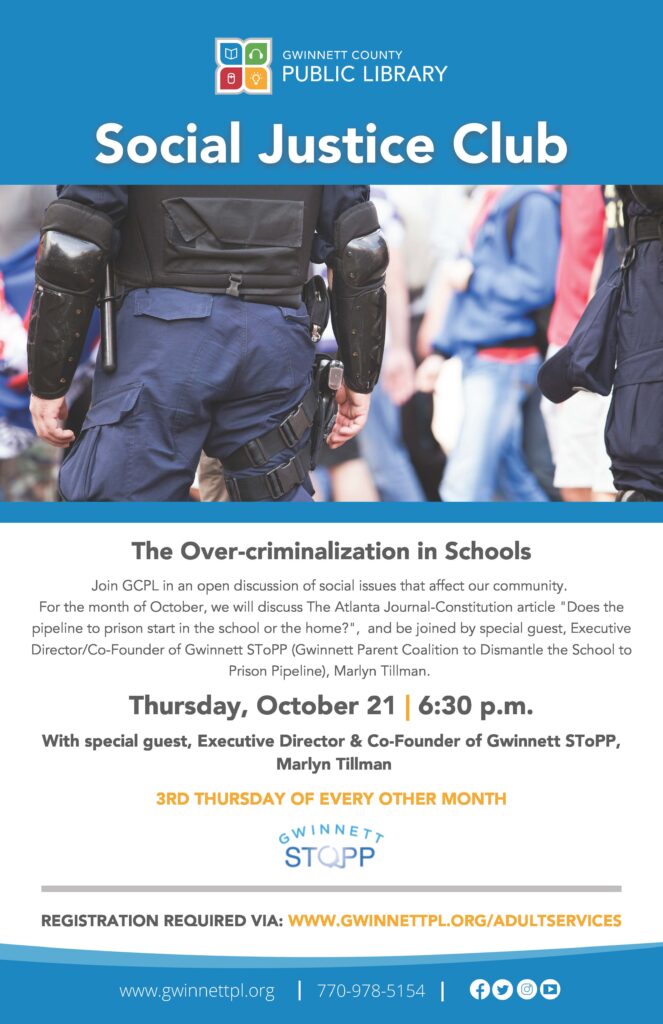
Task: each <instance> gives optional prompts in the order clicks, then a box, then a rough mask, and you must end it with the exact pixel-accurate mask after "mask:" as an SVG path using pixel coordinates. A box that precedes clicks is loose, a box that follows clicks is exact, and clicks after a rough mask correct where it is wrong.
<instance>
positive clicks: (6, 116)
mask: <svg viewBox="0 0 663 1024" xmlns="http://www.w3.org/2000/svg"><path fill="white" fill-rule="evenodd" d="M386 11H387V8H379V7H378V6H376V5H375V4H363V5H362V4H356V3H350V2H348V0H343V2H341V0H335V2H333V3H331V4H327V5H324V6H323V5H316V4H310V3H307V4H304V3H301V2H290V3H288V4H287V6H283V5H276V4H273V3H270V4H268V3H265V2H264V0H254V2H252V3H250V4H245V5H236V4H235V5H228V4H225V5H224V4H221V5H220V4H218V3H211V2H210V0H199V2H198V3H196V4H194V5H189V6H186V5H177V6H176V7H170V8H166V7H164V6H163V5H162V4H157V3H155V2H154V0H147V2H144V3H142V4H136V3H129V2H127V0H115V3H113V4H112V5H89V4H83V3H80V2H79V0H78V2H73V3H70V4H67V5H66V6H62V5H60V4H52V5H42V6H41V7H40V8H39V9H35V8H34V6H31V5H25V4H23V5H21V4H15V5H13V8H12V10H11V11H5V12H4V14H3V36H4V40H5V45H4V46H3V58H2V62H0V83H1V91H2V96H3V132H2V137H3V146H2V160H1V161H0V180H1V181H2V182H3V183H12V184H16V183H24V184H32V183H50V182H54V181H64V180H66V181H77V182H85V183H104V184H108V183H122V184H141V183H145V184H160V183H175V182H184V181H186V182H188V183H192V184H193V183H196V184H218V183H219V182H229V183H233V182H234V183H240V184H267V183H275V184H284V183H287V184H296V183H300V182H319V183H323V182H324V183H327V184H328V183H341V182H348V181H350V180H352V181H356V180H359V181H371V182H377V183H382V182H384V183H388V182H401V183H410V184H411V183H419V182H421V183H422V184H423V183H463V184H473V183H479V182H508V183H517V182H533V181H537V182H551V183H560V182H562V183H564V182H568V183H597V182H604V181H620V180H624V179H628V180H634V179H635V180H642V181H647V182H652V181H659V180H660V175H661V168H662V167H663V133H661V132H660V131H656V130H652V124H653V123H654V124H655V123H657V118H656V116H655V114H656V104H657V103H658V97H659V95H660V82H659V78H660V76H659V67H658V62H657V60H656V59H655V56H654V54H655V46H654V50H653V53H652V57H650V58H648V59H645V60H633V59H632V58H631V57H630V54H631V53H632V52H634V51H633V44H634V43H635V44H636V50H637V49H638V46H637V42H638V38H639V37H642V39H643V41H646V42H647V43H649V41H650V40H651V41H655V40H657V39H660V38H661V28H662V27H663V8H662V7H661V5H660V4H657V5H654V4H649V3H647V4H640V5H639V6H638V16H637V19H635V21H636V22H637V24H635V25H634V27H633V28H632V29H631V31H630V32H629V33H625V32H624V28H625V26H624V20H626V21H628V15H626V19H625V18H624V14H621V15H620V16H619V18H618V17H617V16H616V15H615V14H613V13H612V12H611V10H610V8H609V7H607V6H606V5H603V4H601V5H591V4H590V5H587V4H584V5H582V4H577V3H573V4H572V3H570V2H569V0H560V2H559V3H557V4H555V5H552V6H550V7H548V8H538V9H537V8H535V7H532V5H531V4H530V3H526V2H524V0H503V2H502V3H500V4H494V3H492V2H490V3H488V2H485V0H479V2H477V3H474V4H470V5H468V4H464V3H460V2H458V0H443V2H442V3H439V4H437V5H432V4H430V3H424V2H422V0H412V2H410V3H408V4H407V5H405V6H403V7H401V8H391V9H389V11H390V16H389V17H387V16H385V15H386ZM652 115H654V116H653V117H652Z"/></svg>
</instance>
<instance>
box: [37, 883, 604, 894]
mask: <svg viewBox="0 0 663 1024" xmlns="http://www.w3.org/2000/svg"><path fill="white" fill-rule="evenodd" d="M41 891H42V892H143V893H150V892H183V893H187V892H228V893H232V892H265V893H268V892H269V893H278V892H293V893H294V892H405V893H410V892H411V893H416V892H496V893H499V892H512V893H517V892H621V891H622V887H621V885H42V887H41Z"/></svg>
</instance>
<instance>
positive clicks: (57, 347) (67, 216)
mask: <svg viewBox="0 0 663 1024" xmlns="http://www.w3.org/2000/svg"><path fill="white" fill-rule="evenodd" d="M112 230H113V224H112V221H111V220H110V218H109V217H107V216H106V215H105V214H103V213H100V212H99V211H96V210H93V209H90V208H88V207H83V206H81V205H80V204H78V203H72V202H69V201H68V200H56V202H54V203H52V204H51V206H49V208H48V210H47V211H46V219H45V222H44V227H43V229H42V236H41V242H40V245H39V250H38V252H37V263H36V267H35V270H36V285H35V291H34V295H33V299H32V307H31V310H30V326H29V329H28V372H29V384H30V389H31V391H32V393H33V394H34V395H37V396H38V397H39V398H60V397H61V396H62V395H64V394H66V392H67V391H68V390H69V386H70V384H71V381H72V378H73V376H74V373H75V371H76V367H77V366H78V361H79V359H80V356H81V352H82V350H83V346H84V344H85V339H86V337H87V332H88V330H89V327H90V321H91V320H92V314H93V312H94V307H95V304H96V302H97V299H98V297H99V293H100V291H101V285H102V281H103V277H104V270H105V268H106V264H107V262H108V259H109V256H110V251H111V243H112Z"/></svg>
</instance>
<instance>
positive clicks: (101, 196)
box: [56, 185, 129, 255]
mask: <svg viewBox="0 0 663 1024" xmlns="http://www.w3.org/2000/svg"><path fill="white" fill-rule="evenodd" d="M57 193H58V200H59V199H65V200H67V201H68V202H70V203H79V204H80V205H81V206H85V207H88V208H90V209H93V210H98V211H99V212H100V213H103V214H105V215H106V216H107V217H110V219H111V221H112V222H113V228H114V230H113V255H116V254H117V250H118V248H119V242H120V234H119V227H120V225H121V223H122V221H123V220H124V218H125V217H126V215H127V209H128V207H129V189H128V186H127V185H58V187H57ZM56 202H57V200H56Z"/></svg>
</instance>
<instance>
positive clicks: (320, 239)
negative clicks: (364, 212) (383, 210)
mask: <svg viewBox="0 0 663 1024" xmlns="http://www.w3.org/2000/svg"><path fill="white" fill-rule="evenodd" d="M370 197H371V189H370V186H369V185H325V186H324V188H323V190H322V202H321V203H320V214H319V216H318V224H317V229H316V234H315V237H314V239H313V247H312V251H311V261H312V262H313V263H331V261H332V259H333V257H334V230H335V225H336V221H337V220H338V218H339V217H340V216H341V214H343V213H345V211H346V210H350V209H351V208H352V207H353V206H357V205H358V204H359V203H366V202H368V200H369V199H370Z"/></svg>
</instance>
